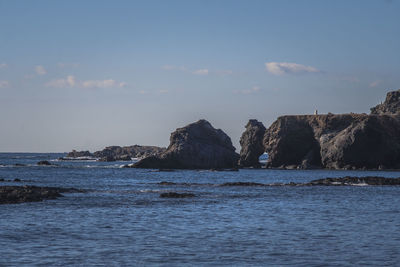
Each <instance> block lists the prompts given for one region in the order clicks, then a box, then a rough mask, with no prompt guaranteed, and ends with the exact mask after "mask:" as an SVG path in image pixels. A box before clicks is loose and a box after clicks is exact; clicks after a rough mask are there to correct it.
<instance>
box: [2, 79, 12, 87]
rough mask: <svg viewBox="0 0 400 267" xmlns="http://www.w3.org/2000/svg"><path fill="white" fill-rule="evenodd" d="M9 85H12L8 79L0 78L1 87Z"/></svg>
mask: <svg viewBox="0 0 400 267" xmlns="http://www.w3.org/2000/svg"><path fill="white" fill-rule="evenodd" d="M8 86H10V83H9V82H8V81H4V80H0V88H6V87H8Z"/></svg>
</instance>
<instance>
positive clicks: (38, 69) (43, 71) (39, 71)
mask: <svg viewBox="0 0 400 267" xmlns="http://www.w3.org/2000/svg"><path fill="white" fill-rule="evenodd" d="M35 71H36V73H37V74H38V75H45V74H46V73H47V71H46V69H45V68H44V67H43V66H41V65H38V66H36V67H35Z"/></svg>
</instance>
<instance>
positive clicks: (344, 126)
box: [264, 114, 400, 169]
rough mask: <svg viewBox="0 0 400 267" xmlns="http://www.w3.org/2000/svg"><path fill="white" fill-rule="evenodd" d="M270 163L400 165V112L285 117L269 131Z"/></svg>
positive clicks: (338, 166) (337, 166)
mask: <svg viewBox="0 0 400 267" xmlns="http://www.w3.org/2000/svg"><path fill="white" fill-rule="evenodd" d="M264 148H265V149H266V151H267V152H268V154H269V159H268V165H269V166H270V167H288V166H296V168H309V167H319V168H331V169H360V168H366V169H386V168H389V169H397V168H400V116H396V115H366V114H341V115H333V114H328V115H302V116H282V117H279V118H278V119H277V120H276V121H275V122H274V123H273V124H272V125H271V127H270V128H269V129H268V130H267V131H266V134H265V137H264Z"/></svg>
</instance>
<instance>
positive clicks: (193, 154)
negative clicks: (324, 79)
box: [133, 120, 239, 169]
mask: <svg viewBox="0 0 400 267" xmlns="http://www.w3.org/2000/svg"><path fill="white" fill-rule="evenodd" d="M238 159H239V156H238V154H237V153H235V148H234V147H233V145H232V141H231V139H230V138H229V136H228V135H226V134H225V133H224V132H223V131H222V130H220V129H215V128H213V127H212V126H211V124H210V123H209V122H208V121H206V120H199V121H197V122H195V123H192V124H189V125H187V126H185V127H183V128H179V129H176V131H175V132H173V133H172V134H171V137H170V145H169V146H168V148H167V150H166V151H165V152H163V153H161V155H160V156H152V157H148V158H144V159H143V160H141V161H139V162H137V163H136V164H134V165H133V167H134V168H167V169H212V168H234V167H237V162H238Z"/></svg>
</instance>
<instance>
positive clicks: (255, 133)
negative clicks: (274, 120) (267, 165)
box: [239, 120, 266, 168]
mask: <svg viewBox="0 0 400 267" xmlns="http://www.w3.org/2000/svg"><path fill="white" fill-rule="evenodd" d="M265 131H266V129H265V127H264V125H263V124H262V123H261V122H259V121H257V120H249V122H248V123H247V125H246V130H245V131H244V133H243V134H242V137H241V138H240V146H241V147H242V148H241V150H240V159H239V166H240V167H253V168H259V167H261V164H260V162H259V157H260V156H261V155H262V154H263V153H264V146H263V137H264V134H265Z"/></svg>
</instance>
